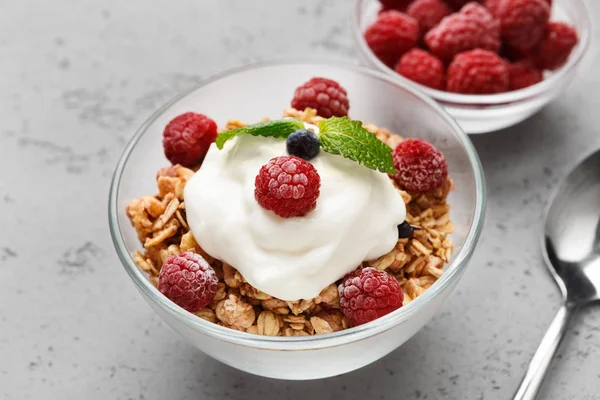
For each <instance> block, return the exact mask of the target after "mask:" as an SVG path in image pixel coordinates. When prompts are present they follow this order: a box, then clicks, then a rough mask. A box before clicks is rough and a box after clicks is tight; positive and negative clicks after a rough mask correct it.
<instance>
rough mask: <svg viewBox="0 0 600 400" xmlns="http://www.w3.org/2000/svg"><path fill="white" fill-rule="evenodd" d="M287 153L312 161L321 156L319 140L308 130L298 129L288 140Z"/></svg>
mask: <svg viewBox="0 0 600 400" xmlns="http://www.w3.org/2000/svg"><path fill="white" fill-rule="evenodd" d="M285 144H286V147H287V152H288V153H289V154H290V155H292V156H296V157H300V158H303V159H305V160H310V159H312V158H315V157H316V156H317V154H319V139H318V138H317V135H315V134H314V133H313V132H311V131H309V130H307V129H298V130H297V131H296V132H293V133H292V134H291V135H290V136H288V138H287V142H286V143H285Z"/></svg>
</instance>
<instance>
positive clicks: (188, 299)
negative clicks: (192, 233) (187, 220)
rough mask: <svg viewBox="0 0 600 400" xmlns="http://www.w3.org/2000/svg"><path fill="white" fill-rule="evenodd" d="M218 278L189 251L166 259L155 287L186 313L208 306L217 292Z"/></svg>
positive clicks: (203, 262) (209, 267)
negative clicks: (186, 311)
mask: <svg viewBox="0 0 600 400" xmlns="http://www.w3.org/2000/svg"><path fill="white" fill-rule="evenodd" d="M218 283H219V279H218V278H217V275H216V274H215V271H214V270H213V269H212V267H211V266H210V265H208V263H207V262H206V261H205V260H204V258H202V256H200V255H199V254H196V253H192V252H189V251H186V252H183V253H179V254H175V255H172V256H170V257H169V258H167V260H166V261H165V263H164V264H163V266H162V268H161V269H160V275H159V277H158V290H159V291H160V292H161V293H162V294H164V295H165V296H167V297H168V298H169V299H170V300H171V301H172V302H174V303H175V304H177V305H178V306H180V307H183V308H185V309H186V310H188V311H189V312H196V311H198V310H200V309H201V308H204V307H206V306H207V305H209V304H210V303H211V302H212V301H213V300H214V298H215V294H216V293H217V284H218Z"/></svg>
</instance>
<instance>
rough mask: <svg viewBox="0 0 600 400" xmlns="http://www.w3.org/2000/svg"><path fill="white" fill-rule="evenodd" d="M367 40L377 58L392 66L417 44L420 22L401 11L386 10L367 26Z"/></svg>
mask: <svg viewBox="0 0 600 400" xmlns="http://www.w3.org/2000/svg"><path fill="white" fill-rule="evenodd" d="M365 40H366V42H367V44H368V45H369V47H370V48H371V50H372V51H373V53H375V55H376V56H377V58H379V59H380V60H381V62H383V63H384V64H386V65H387V66H388V67H390V68H391V67H393V66H394V65H395V64H396V62H397V61H398V60H399V59H400V57H401V56H402V54H404V53H406V52H407V51H408V50H410V49H412V48H413V47H415V46H416V45H417V41H418V40H419V23H418V22H417V21H416V20H415V19H414V18H413V17H411V16H409V15H406V14H403V13H401V12H398V11H393V10H392V11H386V12H383V13H381V14H379V17H378V18H377V20H376V21H375V22H374V23H373V25H371V26H369V28H367V31H366V32H365Z"/></svg>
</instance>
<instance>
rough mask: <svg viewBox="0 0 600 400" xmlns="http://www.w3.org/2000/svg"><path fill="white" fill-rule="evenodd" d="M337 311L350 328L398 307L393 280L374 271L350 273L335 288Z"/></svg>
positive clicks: (401, 295) (401, 297) (400, 296)
mask: <svg viewBox="0 0 600 400" xmlns="http://www.w3.org/2000/svg"><path fill="white" fill-rule="evenodd" d="M338 292H339V294H340V309H341V310H342V312H343V313H344V315H345V316H346V317H347V318H348V319H349V320H350V322H351V323H352V325H354V326H357V325H362V324H366V323H367V322H371V321H373V320H375V319H377V318H379V317H383V316H384V315H386V314H389V313H391V312H392V311H394V310H397V309H399V308H400V307H402V302H403V301H404V293H402V289H401V288H400V285H399V284H398V281H397V280H396V278H394V277H393V276H392V275H390V274H388V273H387V272H384V271H379V270H377V269H375V268H364V269H362V270H356V271H353V272H350V273H349V274H347V275H346V276H345V277H344V280H343V281H342V283H341V284H340V285H339V286H338Z"/></svg>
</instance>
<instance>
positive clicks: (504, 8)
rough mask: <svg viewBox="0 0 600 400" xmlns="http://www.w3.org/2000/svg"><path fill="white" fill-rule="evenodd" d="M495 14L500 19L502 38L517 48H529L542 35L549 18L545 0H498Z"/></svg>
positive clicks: (538, 40) (537, 41)
mask: <svg viewBox="0 0 600 400" xmlns="http://www.w3.org/2000/svg"><path fill="white" fill-rule="evenodd" d="M495 16H496V18H498V19H499V20H500V34H501V36H502V40H504V42H506V43H507V44H509V45H510V46H512V47H514V48H516V49H519V50H529V49H532V48H533V47H534V46H535V45H537V44H538V43H539V42H540V41H541V40H542V37H543V36H544V29H545V27H546V24H547V23H548V20H549V19H550V6H549V5H548V3H547V2H546V1H545V0H499V1H498V4H497V5H496V7H495Z"/></svg>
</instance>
